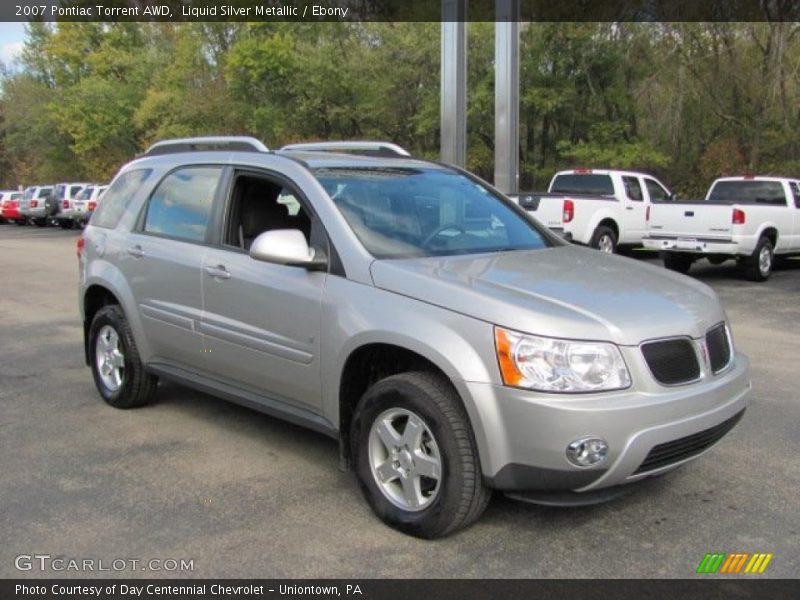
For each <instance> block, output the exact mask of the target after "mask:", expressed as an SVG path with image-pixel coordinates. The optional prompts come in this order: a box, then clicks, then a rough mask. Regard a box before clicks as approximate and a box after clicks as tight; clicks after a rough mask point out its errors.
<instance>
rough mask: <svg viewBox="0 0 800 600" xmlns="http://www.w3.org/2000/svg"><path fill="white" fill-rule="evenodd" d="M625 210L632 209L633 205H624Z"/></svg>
mask: <svg viewBox="0 0 800 600" xmlns="http://www.w3.org/2000/svg"><path fill="white" fill-rule="evenodd" d="M625 210H633V207H632V206H626V207H625Z"/></svg>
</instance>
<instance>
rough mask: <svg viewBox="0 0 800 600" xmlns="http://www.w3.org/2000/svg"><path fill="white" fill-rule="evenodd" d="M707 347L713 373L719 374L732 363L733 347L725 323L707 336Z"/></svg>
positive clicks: (710, 330) (711, 330)
mask: <svg viewBox="0 0 800 600" xmlns="http://www.w3.org/2000/svg"><path fill="white" fill-rule="evenodd" d="M706 347H707V348H708V360H709V362H710V363H711V371H712V372H714V373H715V374H716V373H719V372H720V371H722V370H723V369H724V368H725V367H727V366H728V363H730V362H731V345H730V343H729V341H728V332H727V330H726V328H725V323H720V324H719V325H717V326H716V327H714V328H713V329H709V331H708V333H707V334H706Z"/></svg>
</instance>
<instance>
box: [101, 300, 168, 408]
mask: <svg viewBox="0 0 800 600" xmlns="http://www.w3.org/2000/svg"><path fill="white" fill-rule="evenodd" d="M104 326H110V327H111V328H112V329H113V330H114V331H115V332H116V334H117V336H118V337H119V343H120V346H121V350H122V354H123V356H124V369H123V375H122V378H121V379H122V381H121V384H120V385H119V387H118V388H117V389H116V390H114V389H110V388H109V387H108V386H107V385H106V384H105V383H104V382H103V379H102V376H101V375H100V370H99V369H100V366H99V365H98V364H97V351H96V349H97V344H98V337H99V333H100V331H101V330H102V329H103V327H104ZM89 362H90V363H91V367H92V375H93V376H94V383H95V386H97V391H98V392H100V395H101V396H102V397H103V399H104V400H105V401H106V402H108V403H109V404H110V405H111V406H113V407H115V408H136V407H138V406H144V405H145V404H147V403H149V402H150V401H151V400H152V398H153V395H154V394H155V391H156V386H157V384H158V378H157V377H155V376H154V375H151V374H150V373H148V372H147V371H145V369H144V365H143V364H142V361H141V360H140V358H139V353H138V351H137V350H136V343H135V342H134V341H133V333H132V332H131V328H130V326H129V325H128V320H127V319H126V318H125V313H124V312H123V311H122V308H121V307H119V306H118V305H116V304H112V305H109V306H104V307H103V308H101V309H100V310H99V311H97V314H96V315H95V316H94V319H92V324H91V325H90V327H89Z"/></svg>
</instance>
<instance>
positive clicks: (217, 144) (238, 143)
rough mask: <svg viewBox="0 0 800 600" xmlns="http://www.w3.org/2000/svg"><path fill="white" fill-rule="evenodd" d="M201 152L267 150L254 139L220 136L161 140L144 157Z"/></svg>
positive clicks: (267, 149)
mask: <svg viewBox="0 0 800 600" xmlns="http://www.w3.org/2000/svg"><path fill="white" fill-rule="evenodd" d="M202 150H206V151H212V150H229V151H235V152H269V148H267V147H266V146H265V145H264V144H263V143H262V142H261V141H260V140H257V139H256V138H254V137H247V136H235V135H230V136H225V135H221V136H207V137H188V138H176V139H174V140H163V141H161V142H156V143H155V144H153V145H152V146H150V147H149V148H148V149H147V151H146V152H145V153H144V156H157V155H159V154H172V153H175V152H197V151H202Z"/></svg>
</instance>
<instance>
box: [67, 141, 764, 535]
mask: <svg viewBox="0 0 800 600" xmlns="http://www.w3.org/2000/svg"><path fill="white" fill-rule="evenodd" d="M78 253H79V257H80V293H79V298H80V309H81V313H82V316H83V319H84V332H85V350H86V360H87V364H89V365H90V366H91V368H92V373H93V375H94V381H95V383H96V385H97V389H98V390H99V392H100V394H101V395H102V396H103V398H104V399H105V400H106V401H107V402H108V403H109V404H111V405H112V406H115V407H119V408H130V407H135V406H140V405H143V404H146V403H147V402H149V401H150V400H151V399H152V398H153V396H154V394H155V393H156V383H157V380H158V378H165V379H170V380H174V381H178V382H181V383H183V384H186V385H188V386H191V387H193V388H196V389H198V390H202V391H204V392H208V393H211V394H214V395H217V396H220V397H223V398H226V399H229V400H232V401H234V402H239V403H242V404H244V405H246V406H249V407H252V408H255V409H257V410H259V411H263V412H266V413H269V414H271V415H275V416H279V417H281V418H284V419H287V420H289V421H292V422H295V423H300V424H302V425H305V426H307V427H310V428H312V429H315V430H317V431H321V432H324V433H325V434H328V435H330V436H331V437H333V438H335V439H337V440H339V444H340V452H341V459H342V464H343V466H345V467H352V468H353V469H354V470H355V472H356V475H357V477H358V481H359V483H360V485H361V488H362V490H363V492H364V495H365V497H366V499H367V501H368V502H369V504H370V505H371V506H372V508H373V510H374V511H375V513H376V514H377V515H378V516H379V517H380V518H381V519H383V520H384V521H385V522H386V523H388V524H389V525H391V526H393V527H396V528H398V529H400V530H402V531H405V532H407V533H410V534H413V535H417V536H421V537H427V538H433V537H439V536H443V535H447V534H448V533H451V532H453V531H455V530H456V529H458V528H461V527H464V526H466V525H467V524H469V523H470V522H472V521H474V520H475V519H477V518H478V517H479V516H480V514H481V513H482V512H483V510H484V508H485V507H486V505H487V503H488V501H489V497H490V490H500V491H501V492H504V493H507V494H509V495H512V496H514V497H516V498H519V499H522V500H527V501H530V502H543V503H549V504H553V503H556V504H558V503H562V504H580V503H591V502H597V501H598V500H601V499H604V498H609V497H612V496H614V495H616V494H617V493H618V492H619V491H620V490H622V489H630V486H626V485H623V484H631V483H633V482H637V481H640V480H642V479H645V478H648V477H651V476H654V475H661V474H663V473H665V472H667V471H670V470H672V469H674V468H676V467H677V466H679V465H682V464H684V463H685V462H687V461H689V460H690V459H693V458H695V457H697V456H698V455H700V454H702V453H703V452H705V451H706V450H707V449H708V448H710V447H711V446H712V445H713V444H715V443H716V442H717V441H718V440H719V439H720V438H722V437H723V436H724V435H725V434H726V433H727V432H728V431H730V430H731V428H733V426H734V425H735V424H736V423H737V421H738V420H739V419H740V417H741V416H742V413H743V412H744V410H745V406H746V404H747V398H748V396H749V394H750V380H749V376H748V360H747V358H746V357H744V356H743V355H741V354H739V353H736V352H735V351H734V348H733V340H732V337H731V331H730V327H729V324H728V321H727V319H726V316H725V313H724V312H723V309H722V307H721V306H720V303H719V301H718V299H717V297H716V295H715V294H714V292H713V291H712V290H711V289H710V288H708V287H707V286H705V285H703V284H701V283H698V282H697V281H694V280H692V279H690V278H688V277H685V276H683V275H679V274H676V273H672V272H668V271H665V270H664V269H662V268H659V267H654V266H650V265H647V264H642V263H640V262H636V261H633V260H630V259H627V258H622V257H618V256H607V255H603V254H601V253H599V252H597V251H595V250H590V249H584V248H579V247H576V246H572V245H569V244H567V243H565V242H563V241H562V240H560V239H558V238H557V237H555V236H554V235H553V234H551V233H549V232H548V230H547V228H545V227H544V226H542V225H541V224H540V223H539V222H537V221H536V220H535V219H533V218H532V217H530V216H529V215H528V214H526V213H525V211H523V210H521V209H520V208H519V207H517V206H516V205H515V204H514V203H513V202H511V201H509V200H508V199H507V198H506V197H504V196H503V195H502V194H500V193H499V192H497V191H496V190H494V189H493V188H492V187H490V186H489V185H487V184H486V183H484V182H482V181H480V180H479V179H477V178H475V177H474V176H472V175H470V174H469V173H467V172H465V171H462V170H460V169H457V168H454V167H450V166H446V165H442V164H438V163H434V162H428V161H423V160H417V159H413V158H411V157H410V156H408V154H407V153H406V152H405V151H404V150H402V149H401V148H399V147H397V146H394V145H392V144H387V143H377V142H375V143H370V142H350V143H327V144H325V143H322V144H304V145H294V146H288V147H285V148H282V149H281V150H279V151H275V152H272V151H269V150H267V148H266V147H265V146H264V145H263V144H261V143H260V142H258V141H257V140H253V139H251V138H193V139H183V140H172V141H168V142H161V143H159V144H156V145H155V146H153V147H152V148H151V149H150V150H149V151H148V152H147V153H146V154H145V155H144V156H143V157H142V158H139V159H137V160H134V161H133V162H131V163H129V164H127V165H126V166H124V167H123V168H122V169H121V171H120V172H119V174H118V175H117V176H116V178H115V179H114V181H113V183H112V185H111V188H110V189H109V190H108V192H107V193H106V195H105V198H104V200H103V202H102V203H101V204H100V205H99V206H98V208H97V211H96V212H95V214H94V215H93V216H92V218H91V220H90V223H89V225H88V226H87V228H86V230H85V231H84V233H83V235H82V237H81V238H80V239H79V241H78Z"/></svg>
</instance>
